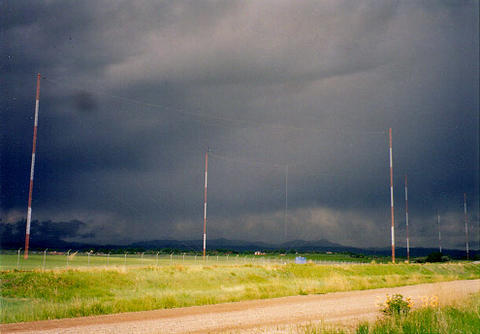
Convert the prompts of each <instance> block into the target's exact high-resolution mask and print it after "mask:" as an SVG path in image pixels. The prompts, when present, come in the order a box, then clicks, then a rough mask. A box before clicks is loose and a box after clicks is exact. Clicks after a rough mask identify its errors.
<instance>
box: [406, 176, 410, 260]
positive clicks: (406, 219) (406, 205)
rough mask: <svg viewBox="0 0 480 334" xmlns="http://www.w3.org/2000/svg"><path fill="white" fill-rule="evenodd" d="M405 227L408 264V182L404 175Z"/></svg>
mask: <svg viewBox="0 0 480 334" xmlns="http://www.w3.org/2000/svg"><path fill="white" fill-rule="evenodd" d="M405 225H406V227H407V262H410V239H409V237H408V181H407V174H405Z"/></svg>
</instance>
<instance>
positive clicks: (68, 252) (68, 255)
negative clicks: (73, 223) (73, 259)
mask: <svg viewBox="0 0 480 334" xmlns="http://www.w3.org/2000/svg"><path fill="white" fill-rule="evenodd" d="M70 251H71V249H69V250H68V251H67V268H68V260H69V257H70Z"/></svg>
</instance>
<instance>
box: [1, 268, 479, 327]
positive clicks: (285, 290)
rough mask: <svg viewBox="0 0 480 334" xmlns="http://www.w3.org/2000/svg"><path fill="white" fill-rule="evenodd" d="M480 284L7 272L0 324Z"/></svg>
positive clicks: (176, 272)
mask: <svg viewBox="0 0 480 334" xmlns="http://www.w3.org/2000/svg"><path fill="white" fill-rule="evenodd" d="M474 278H480V266H479V265H475V264H468V263H456V264H453V263H449V264H424V265H420V264H410V265H407V264H396V265H393V264H366V265H356V264H353V265H314V264H306V265H295V264H287V265H272V264H266V265H260V264H257V265H253V264H244V265H243V264H242V265H218V266H217V265H200V264H199V265H179V264H177V265H166V266H158V267H157V266H150V267H139V268H129V267H122V266H119V267H117V268H109V269H105V268H104V269H102V268H90V269H88V268H84V269H68V270H65V269H61V270H45V271H41V270H37V271H17V270H13V271H12V270H8V271H1V272H0V279H1V287H0V291H1V293H0V310H1V322H2V323H7V322H20V321H33V320H42V319H55V318H65V317H78V316H87V315H95V314H109V313H118V312H128V311H141V310H152V309H161V308H173V307H182V306H192V305H205V304H214V303H223V302H233V301H241V300H248V299H262V298H272V297H281V296H291V295H299V294H319V293H326V292H334V291H348V290H360V289H373V288H381V287H393V286H401V285H408V284H419V283H426V282H439V281H448V280H456V279H474Z"/></svg>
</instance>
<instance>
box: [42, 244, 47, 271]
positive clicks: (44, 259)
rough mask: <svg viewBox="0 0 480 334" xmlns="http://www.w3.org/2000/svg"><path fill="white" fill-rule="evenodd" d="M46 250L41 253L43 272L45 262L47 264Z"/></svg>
mask: <svg viewBox="0 0 480 334" xmlns="http://www.w3.org/2000/svg"><path fill="white" fill-rule="evenodd" d="M47 249H48V248H46V249H45V250H44V251H43V270H45V262H47Z"/></svg>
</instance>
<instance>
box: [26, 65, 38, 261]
mask: <svg viewBox="0 0 480 334" xmlns="http://www.w3.org/2000/svg"><path fill="white" fill-rule="evenodd" d="M39 104H40V73H38V74H37V95H36V98H35V121H34V123H33V124H34V125H33V148H32V163H31V165H30V187H29V190H28V209H27V227H26V229H25V253H24V258H25V259H28V246H29V243H30V222H31V220H32V192H33V174H34V169H35V147H36V145H37V126H38V106H39Z"/></svg>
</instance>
